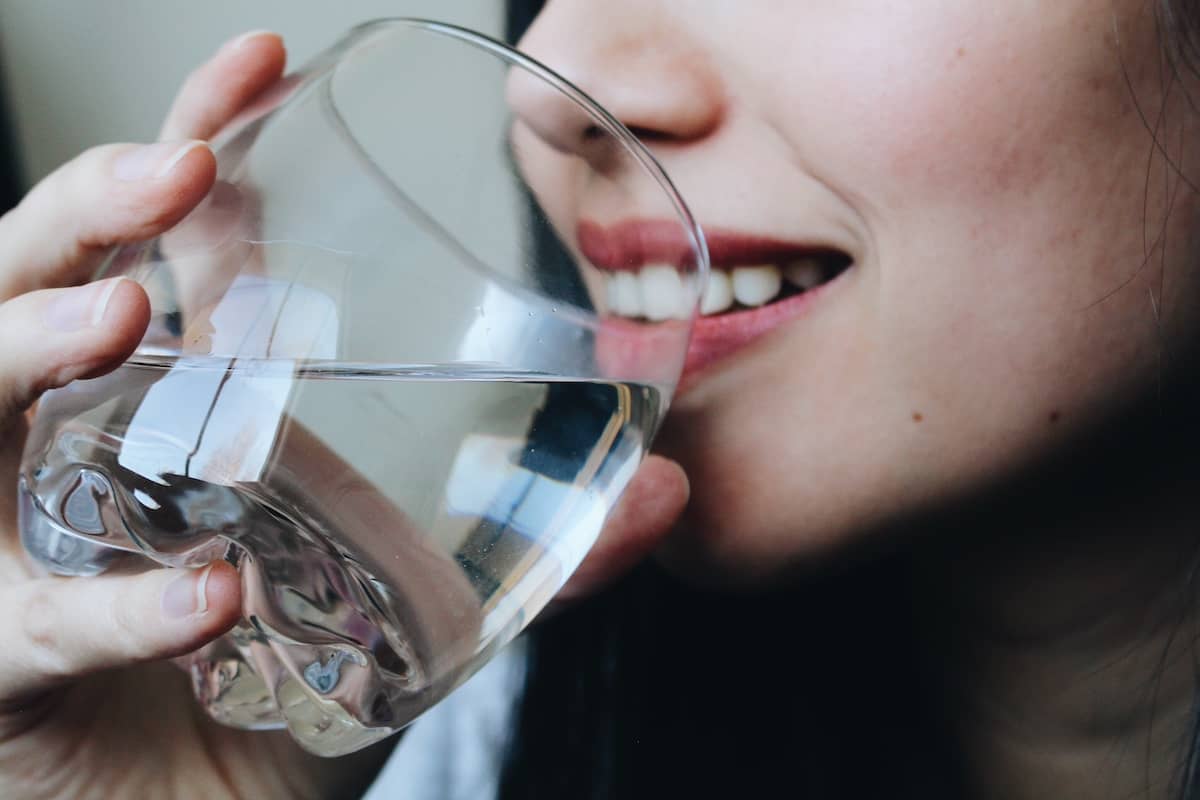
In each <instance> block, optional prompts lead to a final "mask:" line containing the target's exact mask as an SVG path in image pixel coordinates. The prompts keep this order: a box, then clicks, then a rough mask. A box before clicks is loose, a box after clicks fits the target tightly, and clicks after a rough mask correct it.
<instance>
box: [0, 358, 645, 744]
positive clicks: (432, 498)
mask: <svg viewBox="0 0 1200 800" xmlns="http://www.w3.org/2000/svg"><path fill="white" fill-rule="evenodd" d="M661 401H662V397H661V395H660V393H659V392H658V391H657V390H655V389H654V388H651V387H646V386H637V385H628V384H610V383H598V382H594V381H582V380H569V379H561V378H548V377H546V376H537V375H514V374H507V373H501V372H495V371H489V370H488V369H486V368H483V367H472V366H462V365H458V366H455V367H454V368H453V369H438V368H418V367H394V368H392V367H388V368H380V367H378V366H372V367H370V368H367V367H363V366H361V365H353V364H341V363H328V362H325V363H322V362H293V361H281V360H259V361H254V360H233V359H218V358H211V357H205V358H183V359H177V358H165V357H138V358H137V359H135V360H133V361H131V362H130V363H128V364H127V365H125V366H123V367H122V368H120V369H119V370H117V371H116V372H114V373H112V374H111V375H108V376H105V377H103V378H100V379H96V380H91V381H81V382H77V383H75V384H73V385H71V386H69V387H67V388H65V389H62V390H58V391H54V392H51V393H50V394H48V395H47V396H46V397H45V398H44V399H43V400H42V401H41V403H40V405H39V408H38V416H37V421H36V423H35V425H34V429H33V431H32V433H31V436H30V440H29V443H28V445H27V449H26V453H25V458H24V461H23V465H22V473H21V495H22V509H21V516H22V519H21V528H22V536H23V538H24V543H25V546H26V549H27V550H28V551H29V552H30V553H31V554H32V555H33V556H34V557H35V558H36V559H37V560H38V561H40V562H41V563H42V564H44V565H45V566H46V567H47V568H48V569H50V570H51V571H53V572H56V573H59V574H65V575H93V574H97V573H100V572H103V571H105V570H108V569H112V568H114V567H117V566H118V565H119V566H122V567H123V568H129V567H130V566H136V565H137V564H139V563H144V564H149V563H150V562H149V561H148V560H147V559H149V560H153V561H154V562H158V563H161V564H167V565H171V566H196V565H200V564H205V563H209V562H211V561H213V560H215V559H221V558H223V559H227V560H228V561H230V562H232V563H233V564H235V565H236V566H237V567H238V570H239V572H240V574H241V577H242V585H243V603H244V605H243V614H244V616H243V619H242V621H241V622H240V623H239V624H238V626H237V627H236V628H235V629H234V630H233V631H232V632H231V633H230V634H228V635H227V636H225V637H224V638H222V639H221V640H219V641H218V642H216V643H214V644H212V645H210V646H209V647H207V648H205V650H203V651H201V652H199V653H196V654H194V655H193V656H190V657H189V658H187V659H186V660H185V665H186V666H187V668H188V669H189V670H190V673H191V676H192V679H193V683H194V687H195V691H196V696H197V698H198V699H199V701H200V702H201V703H202V704H203V706H204V707H205V708H206V709H207V710H208V712H209V713H210V714H211V715H212V716H213V717H214V718H216V719H218V720H220V721H222V722H225V723H227V724H230V725H234V726H238V727H243V728H278V727H286V728H288V729H289V730H290V732H291V733H292V735H293V736H294V737H295V738H296V739H297V740H298V741H299V742H300V743H301V744H302V745H304V746H305V747H307V748H308V749H309V750H311V751H313V752H316V753H319V754H323V755H337V754H342V753H346V752H351V751H353V750H356V749H358V748H361V747H364V746H366V745H367V744H370V743H372V742H374V741H376V740H378V739H380V738H382V737H384V736H387V735H388V734H390V733H392V732H394V731H395V730H397V729H399V728H401V727H403V726H404V725H406V724H408V723H409V722H411V721H412V720H413V719H414V718H415V717H416V716H417V715H419V714H420V713H421V712H423V711H425V710H426V709H428V708H429V707H430V706H431V705H433V704H434V703H435V702H437V701H438V700H439V699H440V698H442V697H443V696H445V695H446V693H448V692H449V691H450V690H451V689H453V688H454V686H456V685H457V684H458V683H459V682H461V681H462V680H464V679H465V678H466V677H468V676H469V675H470V674H471V673H472V672H473V671H474V670H475V669H477V668H478V666H480V665H481V664H482V662H483V661H485V660H486V658H487V656H488V655H489V653H490V652H492V650H493V649H494V648H495V647H497V646H499V645H500V644H503V643H504V642H506V641H507V640H509V639H510V638H511V637H512V636H514V635H515V634H516V633H517V632H518V631H519V630H520V629H521V628H522V627H523V626H524V625H525V624H526V623H527V622H528V621H529V618H530V617H531V616H532V614H534V613H536V612H537V611H538V610H539V609H540V608H541V607H542V605H544V603H545V602H546V601H547V600H548V599H549V598H550V597H551V596H552V595H553V593H554V592H555V591H557V590H558V588H559V587H560V586H561V585H562V583H563V582H564V581H565V580H566V578H567V577H568V576H569V575H570V573H571V572H572V571H573V570H574V568H575V567H576V566H577V565H578V563H579V561H580V559H581V558H582V557H583V554H584V553H585V552H586V551H587V549H588V548H589V547H590V546H591V544H592V543H593V541H594V540H595V538H596V535H597V534H598V532H599V529H600V526H601V524H602V522H603V519H604V516H605V514H606V513H607V511H608V510H609V508H610V507H611V505H612V503H613V502H614V500H615V498H616V496H617V494H618V493H619V491H620V490H621V489H622V488H623V487H624V485H625V483H627V482H628V480H629V478H630V477H631V475H632V473H633V470H634V469H635V468H636V466H637V463H638V461H639V460H640V457H641V455H642V452H643V450H644V447H645V443H646V441H647V439H648V436H649V435H650V434H651V432H652V429H653V428H654V426H655V425H657V423H658V421H659V419H660V416H661ZM130 562H133V563H132V564H131V563H130Z"/></svg>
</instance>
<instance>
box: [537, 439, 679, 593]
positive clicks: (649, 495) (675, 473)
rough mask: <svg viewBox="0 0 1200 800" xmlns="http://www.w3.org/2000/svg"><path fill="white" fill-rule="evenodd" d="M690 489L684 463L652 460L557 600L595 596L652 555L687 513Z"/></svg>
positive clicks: (622, 499) (633, 483)
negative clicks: (599, 590) (594, 593)
mask: <svg viewBox="0 0 1200 800" xmlns="http://www.w3.org/2000/svg"><path fill="white" fill-rule="evenodd" d="M688 491H689V489H688V481H687V475H685V474H684V472H683V468H682V467H680V466H679V465H678V464H676V463H675V462H674V461H669V460H667V459H665V458H662V457H661V456H650V457H649V458H647V459H646V461H645V463H643V464H642V466H641V467H640V468H639V469H638V471H637V474H635V475H634V476H633V480H632V481H630V483H629V486H628V488H626V490H625V493H624V494H622V495H621V499H620V501H619V502H618V503H617V505H616V507H615V508H614V509H613V511H612V514H610V515H609V518H608V520H607V521H606V522H605V523H604V529H603V530H602V531H601V532H600V538H599V539H598V540H597V541H596V544H595V546H593V547H592V549H591V551H590V552H588V554H587V557H586V558H584V560H583V563H582V564H580V565H579V569H578V570H576V571H575V574H574V575H572V576H571V579H570V580H569V581H567V585H566V586H564V587H563V589H562V591H561V592H559V593H558V597H556V598H555V600H556V601H569V600H573V599H576V598H579V597H582V596H584V595H587V594H591V593H592V592H595V591H596V590H598V589H599V588H601V587H602V586H604V585H605V584H606V583H608V582H609V581H612V580H614V579H616V578H617V577H619V576H620V575H622V574H623V573H625V572H626V571H628V570H629V569H630V568H631V567H632V566H633V565H634V564H636V563H637V562H639V561H641V560H642V559H643V558H645V557H646V556H648V555H649V554H650V553H651V551H653V550H654V549H655V548H656V547H657V546H658V544H659V543H660V542H662V540H663V538H664V537H665V536H666V535H667V534H668V533H669V532H670V531H671V528H672V527H673V526H674V524H675V522H676V521H677V520H678V519H679V517H680V515H682V514H683V509H684V507H685V506H686V505H687V501H688Z"/></svg>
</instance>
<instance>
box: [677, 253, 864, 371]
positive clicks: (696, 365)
mask: <svg viewBox="0 0 1200 800" xmlns="http://www.w3.org/2000/svg"><path fill="white" fill-rule="evenodd" d="M848 271H849V270H847V272H848ZM844 275H845V272H843V273H842V274H841V275H838V276H837V277H836V278H834V279H833V280H831V281H829V282H828V283H823V284H821V285H820V286H818V287H816V288H815V289H809V290H808V291H806V292H804V293H802V294H798V295H795V296H794V297H789V298H788V299H786V300H780V301H779V302H777V303H769V304H768V305H765V306H762V307H761V308H755V309H750V310H748V311H737V312H734V313H732V314H719V315H715V316H712V317H700V318H699V319H697V320H696V325H695V327H694V328H693V329H692V340H691V344H690V345H689V346H688V353H687V360H686V361H685V362H684V366H683V376H682V377H681V378H680V379H679V391H680V392H682V391H684V390H686V389H687V388H689V387H690V386H691V385H692V384H693V383H695V381H696V380H697V379H698V378H699V377H700V375H701V373H703V372H705V371H707V370H708V369H709V368H710V367H712V366H714V365H715V364H717V363H718V362H720V361H723V360H724V359H725V358H727V357H728V356H731V355H733V354H734V353H736V352H737V351H739V350H741V349H742V348H743V347H746V346H747V345H749V344H751V343H753V342H754V340H756V339H758V338H759V337H760V336H763V335H765V334H767V333H770V332H771V331H772V330H774V329H775V328H778V327H779V326H780V325H783V324H785V323H787V322H791V321H792V320H794V319H796V318H798V317H801V316H803V315H804V314H805V313H807V311H808V310H809V308H811V307H812V305H813V303H814V302H816V301H817V300H819V299H820V298H821V297H822V296H823V295H824V294H825V293H826V291H827V290H828V289H829V287H830V286H832V285H833V284H835V283H837V282H838V281H840V280H841V279H842V277H843V276H844Z"/></svg>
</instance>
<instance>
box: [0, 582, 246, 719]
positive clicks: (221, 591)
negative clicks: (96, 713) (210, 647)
mask: <svg viewBox="0 0 1200 800" xmlns="http://www.w3.org/2000/svg"><path fill="white" fill-rule="evenodd" d="M2 598H3V602H4V607H5V614H4V616H3V618H0V641H3V642H4V647H3V648H2V649H0V700H3V701H5V702H7V703H11V702H13V701H14V700H17V699H19V698H22V697H27V696H29V695H31V694H35V693H38V692H41V691H44V690H46V689H49V688H52V687H53V686H55V685H57V684H60V683H62V682H64V681H67V680H70V679H72V678H78V677H82V676H84V675H88V674H91V673H93V672H98V671H100V670H104V669H109V668H112V667H121V666H126V665H130V664H136V663H141V662H145V661H156V660H160V659H165V658H172V657H174V656H180V655H183V654H184V653H188V652H191V651H193V650H196V649H197V648H199V647H202V646H203V645H205V644H207V643H208V642H210V641H212V640H213V639H215V638H216V637H217V636H220V635H221V634H223V633H224V632H226V631H227V630H229V628H230V627H232V626H233V624H234V623H235V622H236V621H237V620H238V618H239V616H240V613H241V586H240V580H239V578H238V574H237V570H235V569H234V568H233V567H232V566H231V565H230V564H228V563H225V562H217V563H215V564H212V565H210V566H208V567H204V568H202V569H199V570H176V569H160V570H153V571H150V572H145V573H142V574H140V575H120V576H117V575H102V576H100V577H95V578H71V579H63V578H42V579H38V580H33V581H27V582H24V583H21V584H18V585H16V586H12V587H8V588H6V589H5V590H4V592H3V594H2Z"/></svg>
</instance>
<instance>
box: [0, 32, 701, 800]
mask: <svg viewBox="0 0 1200 800" xmlns="http://www.w3.org/2000/svg"><path fill="white" fill-rule="evenodd" d="M284 61H285V54H284V49H283V44H282V42H281V41H280V39H279V38H278V37H277V36H275V35H273V34H266V33H260V34H249V35H247V36H244V37H241V38H239V39H237V40H234V41H233V42H230V43H229V44H227V45H226V46H225V47H223V48H222V49H221V50H220V51H219V52H218V53H217V54H216V55H215V56H213V58H212V59H211V60H210V61H208V63H206V64H204V65H203V66H201V67H200V68H199V69H197V70H196V71H195V72H194V73H193V74H192V75H191V76H190V77H189V79H188V80H187V82H186V84H185V85H184V87H183V89H182V90H181V92H180V94H179V96H178V98H177V99H176V102H175V104H174V107H173V108H172V110H171V112H170V115H169V117H168V119H167V121H166V123H165V125H164V127H163V131H162V140H161V141H160V142H159V143H157V144H153V145H147V146H139V145H109V146H105V147H99V148H96V149H94V150H90V151H88V152H86V153H84V154H83V155H81V156H80V157H78V158H77V159H75V160H74V161H72V162H70V163H69V164H67V165H65V166H63V167H62V168H61V169H59V170H58V171H56V172H55V173H54V174H53V175H51V176H49V177H48V178H46V179H45V180H44V181H43V182H42V183H41V184H39V185H38V186H37V187H35V188H34V189H33V190H32V191H31V192H30V193H29V194H28V195H27V196H26V198H25V199H24V200H23V202H22V203H21V204H20V206H18V207H17V208H16V209H14V210H13V211H12V212H10V213H9V214H7V215H6V216H4V217H3V218H0V607H3V608H4V610H5V613H4V614H3V616H0V643H2V644H3V647H2V648H0V797H13V798H18V797H19V798H23V800H40V798H71V800H78V799H79V798H93V797H94V798H104V799H105V800H120V798H125V797H138V798H142V797H159V798H167V797H198V798H206V800H207V799H209V798H212V799H219V798H233V797H243V798H255V800H267V799H268V798H272V797H286V798H305V797H314V798H316V797H354V796H357V795H358V794H359V793H360V792H361V791H362V790H363V789H365V787H366V786H367V785H369V783H370V782H371V780H372V779H373V776H374V774H375V772H376V771H377V769H378V767H379V766H380V764H381V763H382V760H383V759H384V758H386V756H387V753H388V751H389V750H390V742H384V743H382V744H381V745H378V746H376V747H374V748H369V749H368V750H365V751H363V752H361V753H358V754H356V755H354V756H349V757H346V758H342V759H333V760H326V759H319V758H316V757H313V756H311V755H308V754H307V753H305V752H304V751H302V750H301V749H300V748H299V747H298V746H297V745H295V744H294V743H293V741H292V740H291V738H290V737H289V736H288V735H287V734H286V733H283V732H256V733H250V732H245V731H238V730H234V729H230V728H226V727H223V726H220V725H218V724H216V723H214V722H212V721H211V720H210V719H209V718H208V717H207V716H206V715H205V714H204V712H203V711H202V710H201V709H200V708H199V707H198V706H197V704H196V703H195V702H194V701H193V699H192V697H191V689H190V687H189V685H188V680H187V678H186V676H185V675H184V674H183V673H182V672H181V671H180V670H178V669H176V668H174V667H172V666H170V665H166V664H163V663H158V662H161V661H162V660H164V659H167V658H170V657H174V656H179V655H183V654H185V653H188V652H190V651H193V650H195V649H197V648H199V647H200V646H202V645H204V644H206V643H207V642H209V641H211V640H212V639H214V638H216V637H217V636H220V635H221V634H222V633H224V632H225V631H226V630H228V629H229V628H230V627H231V626H232V625H233V624H234V622H235V621H236V620H237V619H238V617H239V613H240V608H241V595H240V585H239V580H238V576H237V573H236V572H235V571H234V569H233V568H232V567H231V566H230V565H228V564H226V563H223V562H221V563H217V564H214V565H212V566H210V567H206V568H204V569H200V570H195V571H183V570H166V569H154V570H150V571H148V572H144V573H141V574H137V575H102V576H100V577H96V578H76V579H60V578H54V577H44V576H39V575H37V574H35V572H34V571H33V570H32V569H31V568H30V567H29V563H28V561H27V560H26V559H25V557H24V555H23V553H22V551H21V545H20V542H19V537H18V534H17V525H16V508H15V492H14V489H15V486H16V480H17V471H18V466H19V460H20V457H21V450H22V445H23V442H24V437H25V432H26V418H25V412H26V411H27V409H28V408H29V406H30V405H31V404H32V403H33V402H34V401H35V400H36V399H37V397H38V395H39V394H40V393H42V392H43V391H45V390H47V389H50V388H54V387H58V386H62V385H64V384H66V383H68V382H70V381H72V380H74V379H76V378H81V377H85V376H94V375H98V374H102V373H104V372H107V371H110V370H112V369H114V368H115V367H116V366H117V365H119V364H120V363H121V362H122V361H123V360H124V359H125V358H126V357H127V356H128V355H129V354H130V353H131V352H132V350H133V349H134V348H135V347H136V345H137V343H138V342H139V340H140V339H141V337H142V335H143V333H144V331H145V328H146V325H147V322H148V319H149V314H150V310H149V301H148V299H147V297H146V295H145V293H144V292H143V291H142V289H141V288H140V287H139V286H138V285H136V284H134V283H133V282H131V281H127V280H123V279H119V278H117V279H109V280H104V281H100V282H97V283H92V284H86V285H78V284H80V283H81V282H83V281H85V280H86V279H87V277H88V276H89V275H90V274H91V273H92V271H93V270H94V268H95V266H96V260H97V259H98V258H99V257H101V256H102V255H103V254H104V253H105V252H107V251H108V250H109V249H110V248H111V247H112V246H114V245H116V244H120V243H124V242H133V241H139V240H144V239H147V238H150V237H153V236H157V235H158V234H160V233H162V232H163V231H165V230H167V229H168V228H170V227H171V226H172V225H174V224H175V223H176V222H178V221H179V220H180V219H182V218H183V217H184V216H185V215H186V214H187V213H188V212H189V211H190V210H191V209H192V208H193V207H194V206H195V205H196V204H197V203H198V202H199V201H200V200H201V199H202V198H203V197H204V196H205V195H206V194H207V192H208V191H209V189H210V187H211V186H212V184H213V181H214V179H215V172H216V165H215V161H214V158H213V154H212V152H211V151H210V150H209V149H208V147H207V146H206V145H205V143H204V142H203V140H204V139H206V138H207V137H209V136H211V135H212V134H213V133H215V132H216V131H217V129H219V128H220V127H221V126H223V125H224V124H225V123H226V122H228V121H229V120H230V119H231V118H233V117H234V116H236V115H237V114H239V113H242V112H244V111H247V110H251V111H252V110H253V109H254V107H255V106H254V101H255V99H256V98H261V95H262V92H263V90H264V89H266V88H267V87H268V86H271V85H272V84H274V83H275V82H276V81H277V80H278V78H279V77H280V75H281V73H282V71H283V67H284ZM60 287H73V288H60ZM686 494H687V483H686V480H685V479H684V478H683V476H682V472H681V471H680V470H679V469H678V467H676V466H674V465H672V464H670V463H669V462H665V461H663V460H662V459H653V460H651V461H650V462H648V464H647V465H646V467H644V468H643V470H642V471H641V472H640V473H639V475H638V476H637V478H636V479H635V481H634V485H633V486H632V487H631V489H630V491H629V492H628V494H627V496H626V498H625V501H624V502H623V503H622V506H621V508H620V509H619V510H618V512H617V513H616V514H614V516H613V524H611V525H609V526H608V527H607V528H606V530H605V533H604V535H603V536H602V538H601V542H600V544H599V545H598V546H597V548H596V549H595V551H594V556H593V557H589V559H588V560H587V562H586V563H585V565H584V567H583V568H582V569H581V570H580V572H579V574H578V575H577V577H576V579H575V580H573V581H572V584H571V586H570V587H569V588H570V589H571V593H572V594H574V595H578V594H580V593H583V592H587V591H591V590H592V589H594V588H595V587H596V586H598V585H599V584H601V583H603V582H604V581H605V580H607V579H608V578H609V577H611V576H612V575H613V574H614V573H615V572H617V571H619V570H621V569H623V568H624V567H626V566H628V565H629V563H631V562H632V561H633V560H635V559H636V558H638V557H640V556H641V555H643V554H644V553H645V552H647V551H648V550H649V549H650V548H651V547H653V545H654V544H655V543H656V542H657V541H658V539H659V538H661V536H662V534H664V533H665V532H666V531H667V529H668V528H669V527H670V525H671V523H672V522H673V521H674V519H675V517H676V516H678V514H679V513H680V511H681V510H682V506H683V504H684V502H685V500H686Z"/></svg>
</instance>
